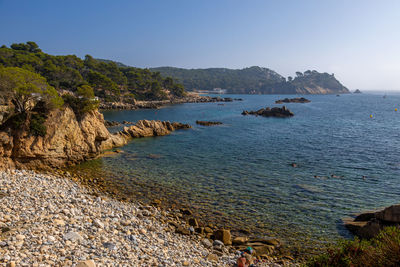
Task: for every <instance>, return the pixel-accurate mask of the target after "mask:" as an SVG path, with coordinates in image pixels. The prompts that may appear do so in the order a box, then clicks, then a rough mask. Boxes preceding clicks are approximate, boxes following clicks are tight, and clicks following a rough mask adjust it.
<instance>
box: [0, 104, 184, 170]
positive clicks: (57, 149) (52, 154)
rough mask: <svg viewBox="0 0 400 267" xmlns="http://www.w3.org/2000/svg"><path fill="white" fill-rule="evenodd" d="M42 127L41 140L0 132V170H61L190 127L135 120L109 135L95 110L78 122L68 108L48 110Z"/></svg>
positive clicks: (24, 133)
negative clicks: (140, 139)
mask: <svg viewBox="0 0 400 267" xmlns="http://www.w3.org/2000/svg"><path fill="white" fill-rule="evenodd" d="M44 125H45V126H46V129H47V130H46V135H45V136H44V137H42V136H33V135H31V134H30V133H29V130H24V129H23V127H22V128H21V129H11V128H6V129H4V130H3V131H0V167H3V168H5V167H13V166H16V167H25V168H32V169H48V168H58V167H64V166H67V165H73V164H76V163H79V162H82V161H85V160H87V159H90V158H94V157H96V156H98V155H99V154H100V153H101V152H102V151H103V150H106V149H111V148H113V147H116V146H122V145H125V144H126V143H127V142H128V141H129V140H130V139H132V138H136V137H145V136H159V135H166V134H169V133H170V132H171V131H174V130H176V129H182V128H190V126H189V125H184V124H180V123H170V122H161V121H139V122H138V123H137V124H136V125H134V126H131V127H129V128H128V127H125V128H124V130H123V131H121V132H118V133H116V134H110V132H109V131H108V130H107V129H106V127H105V125H104V118H103V115H102V114H100V113H99V112H98V111H92V112H89V113H87V114H86V115H85V116H84V117H83V118H82V119H81V120H80V121H78V120H77V119H76V116H75V114H74V112H73V111H72V110H71V109H70V108H69V107H66V108H63V109H58V110H53V111H51V112H50V113H49V114H48V117H47V119H46V121H45V122H44Z"/></svg>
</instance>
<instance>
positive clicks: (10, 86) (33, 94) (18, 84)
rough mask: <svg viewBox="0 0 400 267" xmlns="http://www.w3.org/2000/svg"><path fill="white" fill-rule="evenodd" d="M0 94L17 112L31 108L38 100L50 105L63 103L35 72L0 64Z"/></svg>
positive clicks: (56, 105) (58, 105)
mask: <svg viewBox="0 0 400 267" xmlns="http://www.w3.org/2000/svg"><path fill="white" fill-rule="evenodd" d="M0 96H1V97H3V98H5V99H10V100H11V101H12V102H13V104H14V106H15V111H16V112H17V113H23V112H26V111H29V110H31V109H32V108H33V107H34V106H35V105H36V103H37V102H38V101H39V100H42V101H45V102H47V103H48V104H49V105H50V106H52V107H60V106H61V105H62V104H63V101H62V99H61V98H60V97H59V96H58V93H57V91H56V90H55V89H54V88H53V87H52V86H50V85H49V84H48V83H47V82H46V79H45V78H43V77H42V76H40V75H39V74H37V73H33V72H31V71H29V70H26V69H22V68H17V67H6V68H5V67H1V66H0Z"/></svg>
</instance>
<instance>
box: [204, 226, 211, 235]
mask: <svg viewBox="0 0 400 267" xmlns="http://www.w3.org/2000/svg"><path fill="white" fill-rule="evenodd" d="M204 232H206V233H207V234H208V233H212V232H213V230H212V229H211V228H210V227H208V226H207V227H204Z"/></svg>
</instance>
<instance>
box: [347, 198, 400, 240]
mask: <svg viewBox="0 0 400 267" xmlns="http://www.w3.org/2000/svg"><path fill="white" fill-rule="evenodd" d="M343 222H344V225H345V226H346V228H347V229H348V230H349V231H350V232H352V233H353V234H354V235H357V236H359V237H361V238H372V237H374V236H375V235H377V234H378V233H379V231H380V230H382V229H383V228H384V227H386V226H393V225H397V226H398V225H400V205H393V206H390V207H387V208H385V209H383V210H380V211H375V212H365V213H361V214H359V215H357V216H356V217H355V218H354V219H353V218H345V219H343Z"/></svg>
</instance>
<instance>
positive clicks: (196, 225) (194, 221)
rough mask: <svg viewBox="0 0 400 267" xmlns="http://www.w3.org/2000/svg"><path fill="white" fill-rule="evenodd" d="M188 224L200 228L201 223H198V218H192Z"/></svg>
mask: <svg viewBox="0 0 400 267" xmlns="http://www.w3.org/2000/svg"><path fill="white" fill-rule="evenodd" d="M188 224H189V225H190V226H193V227H195V228H196V227H199V223H198V222H197V220H196V218H190V219H189V220H188Z"/></svg>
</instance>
